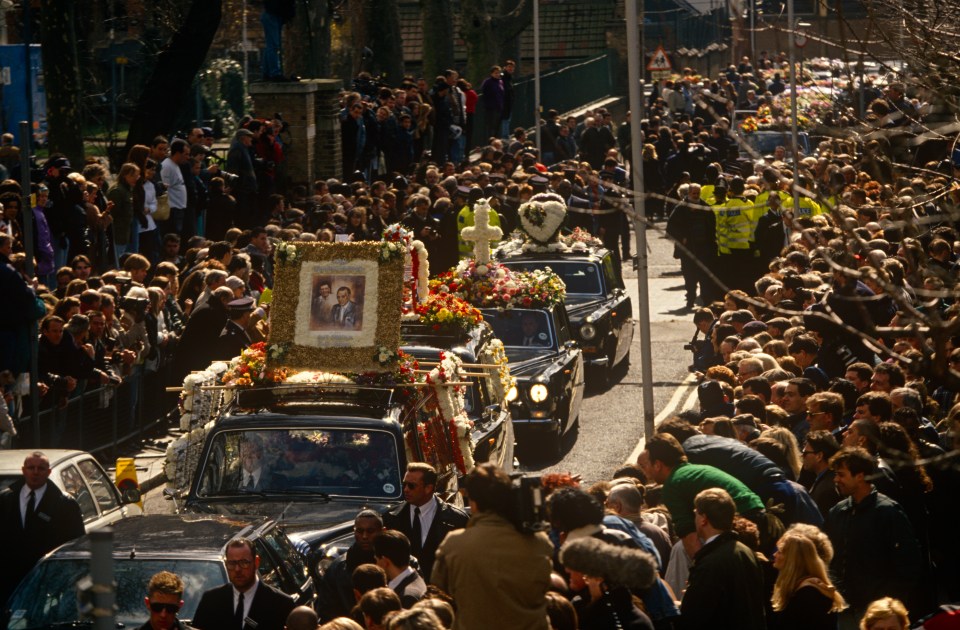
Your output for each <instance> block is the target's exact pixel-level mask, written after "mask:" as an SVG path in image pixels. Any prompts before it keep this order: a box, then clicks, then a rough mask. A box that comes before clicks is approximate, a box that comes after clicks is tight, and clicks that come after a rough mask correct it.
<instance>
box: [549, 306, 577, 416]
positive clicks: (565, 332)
mask: <svg viewBox="0 0 960 630" xmlns="http://www.w3.org/2000/svg"><path fill="white" fill-rule="evenodd" d="M553 320H554V327H555V328H556V331H557V343H558V344H559V346H560V348H561V351H564V350H565V351H566V353H567V367H565V368H564V369H565V370H570V415H569V418H570V422H573V421H574V420H576V418H577V416H578V415H579V413H580V404H581V403H582V402H583V388H584V371H583V351H582V350H580V348H579V347H578V346H577V344H576V342H575V341H573V337H572V336H571V334H570V318H569V317H568V316H567V309H566V307H564V306H563V305H562V304H560V305H558V306H557V307H556V308H554V309H553Z"/></svg>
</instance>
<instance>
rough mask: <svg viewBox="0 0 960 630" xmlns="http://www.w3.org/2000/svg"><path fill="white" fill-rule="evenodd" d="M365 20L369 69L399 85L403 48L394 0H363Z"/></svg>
mask: <svg viewBox="0 0 960 630" xmlns="http://www.w3.org/2000/svg"><path fill="white" fill-rule="evenodd" d="M364 9H365V15H364V21H365V22H366V26H367V28H366V31H367V37H366V42H367V48H370V49H371V50H372V51H373V58H372V59H371V60H370V64H369V67H366V66H365V67H364V70H369V71H370V73H371V74H373V75H374V76H375V77H377V76H380V75H381V74H382V75H385V76H384V80H385V81H386V83H387V84H388V85H399V83H400V80H401V79H403V47H402V45H401V44H402V40H401V38H400V11H399V9H398V7H397V0H366V1H365V2H364Z"/></svg>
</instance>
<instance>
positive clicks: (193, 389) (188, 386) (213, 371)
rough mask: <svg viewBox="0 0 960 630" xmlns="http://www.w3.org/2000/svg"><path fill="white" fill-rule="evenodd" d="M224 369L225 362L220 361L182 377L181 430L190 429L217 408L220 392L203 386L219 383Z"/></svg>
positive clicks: (211, 414) (213, 412)
mask: <svg viewBox="0 0 960 630" xmlns="http://www.w3.org/2000/svg"><path fill="white" fill-rule="evenodd" d="M224 371H226V363H223V362H222V361H220V362H217V363H214V364H212V365H211V366H210V367H208V368H207V369H206V370H203V371H202V372H194V373H192V374H188V375H187V376H186V377H185V378H184V379H183V389H182V392H181V394H180V409H181V414H180V430H181V431H190V430H191V429H192V428H193V427H194V426H196V425H198V424H200V423H202V422H204V421H205V420H206V419H208V418H210V417H211V416H213V415H214V414H215V413H216V412H217V411H218V410H219V408H220V399H221V396H220V392H219V391H217V390H204V389H203V388H204V387H206V386H210V385H216V384H217V383H219V382H220V375H221V374H222V373H223V372H224Z"/></svg>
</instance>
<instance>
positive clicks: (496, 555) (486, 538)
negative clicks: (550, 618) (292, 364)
mask: <svg viewBox="0 0 960 630" xmlns="http://www.w3.org/2000/svg"><path fill="white" fill-rule="evenodd" d="M465 491H466V498H467V500H468V502H469V504H470V510H471V514H472V516H471V517H470V521H469V522H468V523H467V527H466V529H462V530H458V531H455V532H451V533H450V534H448V535H447V537H446V538H445V539H444V541H443V543H441V544H440V548H439V549H438V550H437V559H436V562H435V563H434V566H433V575H432V580H431V581H432V582H433V584H435V585H436V586H437V587H439V588H440V589H442V590H443V591H446V592H447V593H450V595H452V596H453V598H454V600H455V601H456V605H457V617H456V621H455V622H454V628H455V629H461V630H462V629H465V628H483V627H487V626H489V621H490V618H491V617H490V615H491V614H492V613H493V611H496V615H497V618H498V619H501V620H502V622H503V625H504V626H506V627H512V628H542V629H543V630H546V629H547V627H548V623H547V608H546V597H545V596H546V593H547V590H548V589H549V588H550V570H551V568H552V565H553V561H552V558H553V546H552V545H551V544H550V540H549V539H548V538H547V536H546V534H544V533H543V532H536V533H522V532H521V531H520V530H519V529H518V528H517V527H516V526H515V525H514V523H513V521H514V520H516V518H515V512H516V501H515V495H514V491H513V484H512V482H511V480H510V477H509V476H507V474H506V473H505V472H503V470H501V469H500V468H498V467H497V466H496V465H494V464H491V463H489V462H488V463H484V464H480V465H478V466H477V467H476V468H474V469H473V470H471V471H470V472H469V473H467V477H466V483H465Z"/></svg>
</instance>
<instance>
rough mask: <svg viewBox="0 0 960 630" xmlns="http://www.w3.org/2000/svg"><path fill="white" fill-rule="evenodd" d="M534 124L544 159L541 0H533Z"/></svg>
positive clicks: (540, 152) (539, 151)
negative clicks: (542, 141)
mask: <svg viewBox="0 0 960 630" xmlns="http://www.w3.org/2000/svg"><path fill="white" fill-rule="evenodd" d="M533 124H534V129H535V130H536V138H537V155H538V156H539V158H540V159H541V160H542V159H543V145H542V144H541V138H540V0H533Z"/></svg>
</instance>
